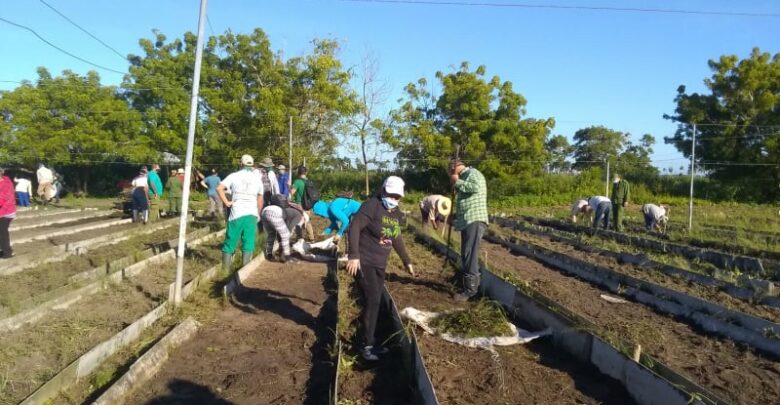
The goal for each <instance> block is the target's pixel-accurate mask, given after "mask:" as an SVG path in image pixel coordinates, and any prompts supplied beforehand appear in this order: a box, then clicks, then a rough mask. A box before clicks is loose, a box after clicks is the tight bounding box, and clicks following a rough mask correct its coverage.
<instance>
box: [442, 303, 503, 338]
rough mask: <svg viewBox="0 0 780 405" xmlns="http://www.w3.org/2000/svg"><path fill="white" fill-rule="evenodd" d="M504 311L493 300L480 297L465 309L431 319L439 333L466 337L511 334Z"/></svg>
mask: <svg viewBox="0 0 780 405" xmlns="http://www.w3.org/2000/svg"><path fill="white" fill-rule="evenodd" d="M508 322H509V321H508V320H507V317H506V313H504V309H503V308H502V307H501V305H500V304H499V303H497V302H495V301H491V300H486V299H482V300H480V301H479V302H477V304H476V305H473V306H471V307H469V308H467V309H464V310H459V311H453V312H447V313H444V314H441V315H439V316H437V317H436V318H434V319H432V320H431V326H432V327H433V328H435V329H436V330H438V331H439V332H441V333H448V334H450V335H453V336H459V337H463V338H466V339H470V338H476V337H488V336H511V335H512V330H511V329H510V328H509V325H508Z"/></svg>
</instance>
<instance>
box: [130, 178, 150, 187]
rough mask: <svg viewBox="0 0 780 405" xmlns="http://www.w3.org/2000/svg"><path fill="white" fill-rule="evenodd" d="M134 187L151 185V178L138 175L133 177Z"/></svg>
mask: <svg viewBox="0 0 780 405" xmlns="http://www.w3.org/2000/svg"><path fill="white" fill-rule="evenodd" d="M131 184H132V185H133V187H147V188H148V187H149V180H148V179H147V178H146V176H138V177H136V178H134V179H133V182H132V183H131Z"/></svg>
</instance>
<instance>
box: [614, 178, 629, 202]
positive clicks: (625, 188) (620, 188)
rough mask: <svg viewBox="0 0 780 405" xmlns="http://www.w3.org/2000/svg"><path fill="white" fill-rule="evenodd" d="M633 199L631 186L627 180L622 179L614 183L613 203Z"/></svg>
mask: <svg viewBox="0 0 780 405" xmlns="http://www.w3.org/2000/svg"><path fill="white" fill-rule="evenodd" d="M630 200H631V186H630V185H629V184H628V182H627V181H626V180H623V179H621V180H620V181H619V182H617V183H612V204H623V203H626V202H628V201H630Z"/></svg>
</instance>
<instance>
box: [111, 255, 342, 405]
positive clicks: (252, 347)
mask: <svg viewBox="0 0 780 405" xmlns="http://www.w3.org/2000/svg"><path fill="white" fill-rule="evenodd" d="M326 271H327V270H326V265H325V264H315V263H302V264H299V265H296V266H294V267H293V266H289V265H284V264H278V263H265V264H263V265H262V266H261V267H260V268H259V269H258V270H256V272H255V274H254V275H253V276H252V277H251V278H250V279H249V280H247V282H246V283H245V284H246V288H245V289H243V290H242V291H241V292H240V293H238V294H237V295H236V296H235V297H233V298H232V299H231V300H230V302H229V303H227V304H226V308H225V309H224V310H223V311H222V312H220V313H219V314H218V315H217V317H216V319H215V320H214V322H213V323H211V324H207V325H204V326H203V327H202V328H201V330H200V331H199V332H198V334H197V335H196V336H195V337H194V338H193V339H192V340H191V341H189V342H187V343H185V344H184V345H183V346H182V347H180V348H178V349H177V350H176V351H175V352H173V353H172V354H171V358H170V359H169V360H168V362H167V363H166V364H165V366H164V367H163V369H162V370H161V371H160V372H159V373H157V374H156V376H155V377H154V379H153V380H152V381H150V382H148V383H146V384H145V385H144V386H143V388H141V389H140V390H138V391H136V392H135V393H134V394H133V395H132V396H131V397H129V398H127V400H126V403H128V404H131V403H150V404H172V403H187V404H229V403H230V404H301V403H310V404H321V403H327V399H328V396H329V390H330V385H331V382H332V381H333V378H334V373H335V368H334V366H333V363H332V359H331V357H330V355H329V354H328V346H329V345H331V344H332V343H333V340H334V335H333V331H332V330H333V328H334V326H335V323H336V318H335V316H336V315H335V310H336V307H335V295H329V293H328V292H327V290H328V289H330V288H333V287H332V286H329V284H328V283H327V280H328V279H327V277H326Z"/></svg>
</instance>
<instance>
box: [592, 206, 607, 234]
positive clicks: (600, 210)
mask: <svg viewBox="0 0 780 405" xmlns="http://www.w3.org/2000/svg"><path fill="white" fill-rule="evenodd" d="M610 211H612V203H611V202H609V201H604V202H602V203H599V206H598V207H596V215H595V216H594V217H593V228H594V229H597V228H598V227H599V221H601V220H602V218H603V222H604V229H607V228H609V213H610Z"/></svg>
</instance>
